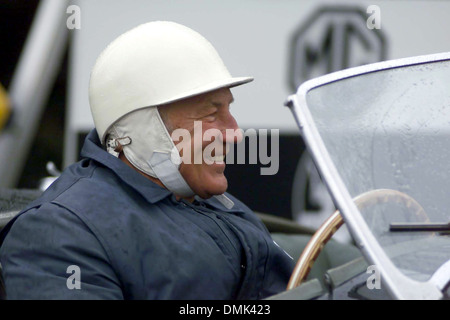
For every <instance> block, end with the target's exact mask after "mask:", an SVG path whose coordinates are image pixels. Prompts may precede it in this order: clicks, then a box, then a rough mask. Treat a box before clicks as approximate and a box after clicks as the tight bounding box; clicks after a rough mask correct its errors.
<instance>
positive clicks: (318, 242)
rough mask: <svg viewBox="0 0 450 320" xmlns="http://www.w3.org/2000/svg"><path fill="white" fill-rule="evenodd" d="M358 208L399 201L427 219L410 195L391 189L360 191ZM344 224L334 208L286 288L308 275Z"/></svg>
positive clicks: (356, 201) (291, 287)
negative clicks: (328, 243)
mask: <svg viewBox="0 0 450 320" xmlns="http://www.w3.org/2000/svg"><path fill="white" fill-rule="evenodd" d="M353 201H354V202H355V204H356V206H357V207H358V209H360V210H361V209H364V208H366V207H368V206H371V205H374V204H377V203H387V202H392V201H394V202H401V203H403V204H404V205H405V206H406V207H407V208H408V209H410V208H414V209H416V214H417V215H418V216H421V217H422V218H423V219H424V220H425V221H429V218H428V216H427V214H426V213H425V210H424V209H423V208H422V206H421V205H420V204H419V203H418V202H417V201H416V200H415V199H413V198H412V197H411V196H409V195H407V194H406V193H403V192H400V191H396V190H392V189H376V190H371V191H368V192H366V193H362V194H360V195H359V196H357V197H355V198H354V199H353ZM343 224H344V219H343V218H342V215H341V214H340V212H339V210H336V211H335V212H334V213H333V214H332V215H331V216H330V217H329V218H328V219H327V220H325V222H324V223H323V224H322V225H321V226H320V227H319V228H318V229H317V231H316V232H315V233H314V235H313V236H312V238H311V239H310V240H309V242H308V244H307V245H306V247H305V249H304V250H303V252H302V254H301V255H300V258H299V259H298V261H297V264H296V265H295V268H294V271H293V272H292V275H291V278H290V279H289V283H288V285H287V290H291V289H294V288H295V287H297V286H299V285H300V284H301V283H302V282H303V281H304V280H305V279H306V277H307V276H308V274H309V272H310V271H311V269H312V267H313V264H314V262H315V261H316V259H317V258H318V256H319V254H320V253H321V251H322V249H323V248H324V247H325V245H326V244H327V242H328V241H329V240H330V239H331V237H332V236H333V234H335V233H336V231H337V230H339V228H340V227H341V226H342V225H343Z"/></svg>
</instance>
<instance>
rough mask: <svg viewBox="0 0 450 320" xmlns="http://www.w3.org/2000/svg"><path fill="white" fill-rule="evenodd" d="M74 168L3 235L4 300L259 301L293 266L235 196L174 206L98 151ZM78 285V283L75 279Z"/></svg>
mask: <svg viewBox="0 0 450 320" xmlns="http://www.w3.org/2000/svg"><path fill="white" fill-rule="evenodd" d="M82 157H83V160H81V161H80V162H78V163H75V164H74V165H72V166H70V167H69V168H67V169H66V170H65V171H64V172H63V174H62V175H61V177H60V178H59V179H58V180H57V181H56V182H55V183H53V184H52V185H51V186H50V187H49V188H48V189H47V190H46V192H45V193H44V194H43V195H42V196H41V197H40V198H39V199H37V200H36V201H34V202H33V203H31V204H30V205H29V206H28V207H27V208H26V209H25V210H24V211H22V212H21V213H20V214H19V215H18V216H17V217H16V218H15V219H14V220H13V221H11V223H10V224H8V226H7V227H5V228H4V229H3V231H2V234H1V236H0V239H1V240H0V241H1V249H0V262H1V264H2V268H3V277H4V281H5V285H6V293H7V297H8V299H183V300H185V299H227V300H231V299H261V298H265V297H267V296H270V295H273V294H275V293H278V292H281V291H283V290H285V288H286V285H287V282H288V280H289V277H290V274H291V272H292V269H293V267H294V262H293V260H292V259H291V258H290V257H289V256H288V255H287V254H286V253H285V252H284V251H283V250H282V249H280V248H279V247H278V246H277V245H276V244H275V243H274V242H273V241H272V239H271V237H270V234H269V233H268V231H267V229H266V228H265V226H264V225H263V224H262V222H261V221H260V220H259V219H258V217H257V216H256V215H255V214H254V213H253V212H252V211H251V210H250V209H249V208H247V207H246V206H245V205H244V204H242V203H241V202H240V201H239V200H237V199H235V198H234V197H232V196H231V195H228V194H227V196H228V197H229V198H230V199H232V200H233V201H234V203H235V205H234V207H233V208H232V209H230V210H228V209H226V208H225V207H224V206H223V205H222V204H221V203H220V202H219V201H217V200H216V199H215V198H211V199H208V200H203V199H198V200H196V201H194V203H190V202H187V201H184V200H182V201H177V200H176V199H175V197H174V196H173V194H172V193H171V192H170V191H168V190H166V189H164V188H162V187H160V186H158V185H157V184H155V183H153V182H151V181H150V180H148V179H147V178H145V177H144V176H142V175H141V174H139V173H138V172H136V171H135V170H133V169H132V168H130V167H128V166H127V165H126V164H125V163H123V162H122V161H121V160H119V159H117V158H115V157H113V156H112V155H110V154H108V153H107V152H106V151H104V150H103V149H102V147H101V145H100V142H99V140H98V137H97V133H96V132H95V131H92V132H91V133H90V134H89V136H88V137H87V139H86V142H85V144H84V146H83V150H82ZM77 281H79V282H77Z"/></svg>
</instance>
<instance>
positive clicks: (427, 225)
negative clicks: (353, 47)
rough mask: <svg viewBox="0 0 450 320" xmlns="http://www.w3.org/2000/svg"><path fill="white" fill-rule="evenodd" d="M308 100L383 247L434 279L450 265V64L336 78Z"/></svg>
mask: <svg viewBox="0 0 450 320" xmlns="http://www.w3.org/2000/svg"><path fill="white" fill-rule="evenodd" d="M304 101H305V102H306V106H307V110H308V111H309V113H310V116H311V119H312V122H313V125H314V127H315V128H316V129H317V131H318V134H319V136H320V140H321V141H322V142H323V144H324V146H325V149H326V152H327V153H328V156H329V158H330V159H331V162H332V164H333V166H334V167H335V168H336V170H337V173H338V175H339V177H340V179H341V180H342V182H343V183H344V185H345V188H346V190H347V191H348V193H349V194H350V196H351V197H352V198H353V199H356V198H358V197H359V198H364V199H360V200H361V201H360V205H359V210H358V211H359V214H360V215H361V216H362V217H363V219H364V221H365V223H366V224H367V226H368V227H369V228H370V231H371V232H372V234H373V236H374V238H375V239H376V241H377V242H378V243H379V245H380V246H381V247H382V248H383V250H384V252H385V253H386V254H387V256H388V257H389V258H390V260H391V261H392V262H393V263H394V265H395V266H396V267H397V268H398V269H399V270H400V271H401V272H402V273H403V274H404V275H406V276H407V277H409V278H412V279H414V280H417V281H427V280H429V279H430V278H431V277H432V276H433V274H435V273H436V271H438V270H439V269H440V268H441V267H442V266H444V264H445V263H446V262H448V261H449V260H450V236H449V234H450V231H449V224H448V223H449V222H450V61H431V62H424V63H419V64H413V65H407V66H396V67H394V68H385V69H383V68H382V69H379V70H374V71H372V72H367V73H362V74H358V75H352V76H349V77H344V78H341V79H334V80H333V81H330V82H324V83H321V84H320V85H317V86H312V88H309V89H308V90H307V92H306V93H305V95H304ZM310 144H314V142H311V141H310ZM317 156H318V154H317V153H316V158H317ZM319 156H320V155H319ZM344 218H345V213H344ZM354 227H355V226H354ZM356 227H357V226H356ZM449 277H450V276H448V277H447V281H448V278H449ZM441 278H442V276H441ZM441 281H443V280H442V279H441Z"/></svg>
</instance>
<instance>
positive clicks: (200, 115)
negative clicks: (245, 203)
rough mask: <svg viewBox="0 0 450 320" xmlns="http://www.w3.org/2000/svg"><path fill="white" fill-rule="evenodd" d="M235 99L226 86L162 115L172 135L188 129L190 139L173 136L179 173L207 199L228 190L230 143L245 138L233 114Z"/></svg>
mask: <svg viewBox="0 0 450 320" xmlns="http://www.w3.org/2000/svg"><path fill="white" fill-rule="evenodd" d="M232 102H233V95H232V94H231V91H230V90H229V89H228V88H224V89H219V90H216V91H213V92H210V93H205V94H202V95H198V96H195V97H192V98H188V99H184V100H182V101H179V102H175V103H172V104H170V105H167V106H164V107H163V108H164V111H163V113H164V117H163V118H165V122H169V123H170V125H169V133H171V134H172V137H173V138H174V135H173V133H174V132H175V133H176V131H177V129H185V130H184V132H189V135H190V139H186V140H187V141H181V140H184V139H179V140H178V139H174V142H175V145H176V146H177V148H178V150H179V151H180V155H181V157H182V159H183V162H182V163H181V165H180V173H181V175H182V176H183V178H184V179H185V180H186V182H187V183H188V184H189V186H190V187H191V189H192V190H193V191H194V192H195V193H196V194H197V195H199V196H200V197H202V198H204V199H207V198H209V197H211V196H213V195H218V194H222V193H224V192H225V191H226V190H227V187H228V182H227V179H226V177H225V175H224V171H225V161H224V156H225V155H226V153H227V150H229V148H230V145H231V144H234V143H238V142H240V141H241V139H242V133H241V132H240V130H238V129H239V128H238V126H237V123H236V120H235V119H234V117H233V116H232V115H231V113H230V104H231V103H232ZM227 129H228V130H227ZM227 131H228V132H227ZM230 132H233V134H230ZM205 137H206V139H205ZM180 142H181V143H180ZM186 143H187V144H186Z"/></svg>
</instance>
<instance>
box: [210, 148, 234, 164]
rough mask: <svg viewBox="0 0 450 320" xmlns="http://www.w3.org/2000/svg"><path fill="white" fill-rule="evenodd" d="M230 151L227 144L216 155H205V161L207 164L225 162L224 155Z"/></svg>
mask: <svg viewBox="0 0 450 320" xmlns="http://www.w3.org/2000/svg"><path fill="white" fill-rule="evenodd" d="M228 152H230V146H229V145H228V144H227V146H226V149H225V151H224V153H223V154H221V155H217V156H212V155H209V156H206V158H205V160H206V161H205V162H206V163H208V164H212V163H216V164H223V163H224V162H225V157H226V155H227V154H228Z"/></svg>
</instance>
